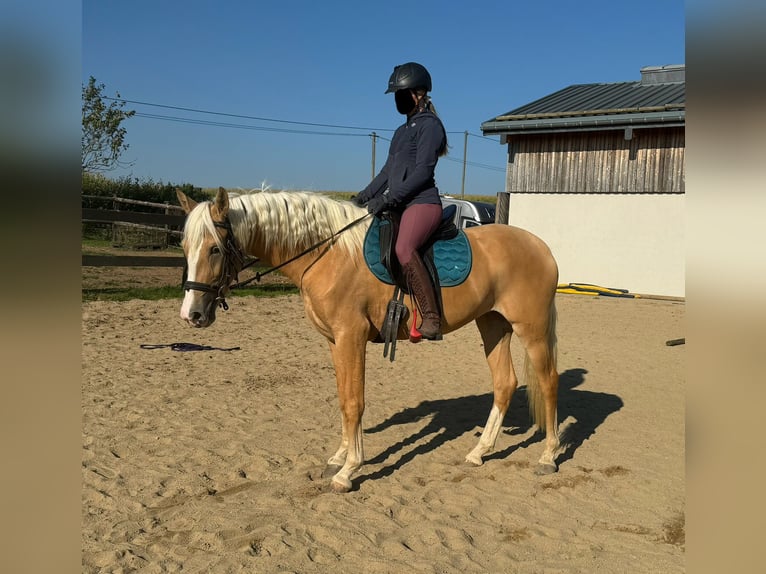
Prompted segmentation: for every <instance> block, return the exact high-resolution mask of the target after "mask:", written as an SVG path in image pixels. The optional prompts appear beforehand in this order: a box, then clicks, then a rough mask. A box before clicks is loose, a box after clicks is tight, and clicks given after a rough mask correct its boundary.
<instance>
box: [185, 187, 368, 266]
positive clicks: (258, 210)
mask: <svg viewBox="0 0 766 574" xmlns="http://www.w3.org/2000/svg"><path fill="white" fill-rule="evenodd" d="M209 205H210V202H205V203H202V204H200V205H198V206H197V207H196V208H195V209H193V210H192V211H191V213H189V216H188V218H187V220H186V227H185V229H184V239H185V241H189V242H192V245H190V247H193V246H194V245H198V244H199V243H201V241H202V237H203V236H204V233H205V232H208V233H212V234H213V235H214V236H215V237H216V238H217V237H218V233H216V232H215V227H214V226H213V221H212V218H211V217H210V209H209V208H208V207H209ZM364 213H365V210H364V209H363V208H360V207H357V206H356V205H354V204H353V203H351V202H349V201H336V200H334V199H331V198H329V197H326V196H324V195H320V194H318V193H313V192H306V191H275V192H271V191H263V192H256V193H246V194H242V195H234V194H232V195H230V196H229V219H230V220H231V224H232V228H233V229H234V232H235V235H236V236H237V241H239V243H240V245H243V246H246V245H249V244H250V243H252V242H253V241H258V242H260V243H261V245H262V246H263V247H264V249H265V250H267V251H272V250H275V251H278V252H280V253H281V254H283V255H286V254H294V253H297V252H299V251H301V250H303V249H306V248H308V247H311V246H312V245H315V244H317V243H319V242H320V241H322V240H323V239H327V238H328V237H331V236H332V235H333V233H337V232H338V231H339V230H341V229H342V228H343V227H345V226H346V225H348V224H349V223H351V222H352V221H354V220H355V219H359V218H360V217H362V216H363V215H364ZM369 224H370V222H369V220H367V221H362V222H360V223H359V224H358V225H354V226H353V227H351V228H350V229H348V230H346V231H344V232H343V233H341V234H339V235H338V236H337V237H335V239H334V240H333V241H331V242H330V244H332V245H335V246H337V247H339V248H340V249H343V250H345V251H346V252H347V253H349V254H352V253H355V252H357V251H359V250H360V249H361V248H362V243H363V242H364V234H365V232H366V231H367V228H368V227H369ZM219 247H221V246H220V245H219Z"/></svg>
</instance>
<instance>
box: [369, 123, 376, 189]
mask: <svg viewBox="0 0 766 574" xmlns="http://www.w3.org/2000/svg"><path fill="white" fill-rule="evenodd" d="M370 137H372V177H371V178H370V179H375V140H377V139H378V134H376V133H375V132H372V133H371V134H370Z"/></svg>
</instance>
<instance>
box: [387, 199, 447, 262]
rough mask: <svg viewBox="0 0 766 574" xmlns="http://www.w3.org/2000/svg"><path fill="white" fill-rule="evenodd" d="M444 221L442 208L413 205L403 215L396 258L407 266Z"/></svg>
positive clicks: (432, 204)
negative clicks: (419, 248) (414, 254)
mask: <svg viewBox="0 0 766 574" xmlns="http://www.w3.org/2000/svg"><path fill="white" fill-rule="evenodd" d="M441 219H442V206H441V205H437V204H434V203H420V204H416V205H411V206H410V207H408V208H407V209H405V210H404V212H403V213H402V219H401V221H400V222H399V235H398V237H397V239H396V248H395V249H396V258H397V259H398V260H399V263H400V264H402V265H407V263H409V262H410V259H411V258H412V254H413V253H414V252H415V251H416V250H417V249H418V247H420V246H421V245H423V244H424V243H425V242H426V240H427V239H428V238H429V236H430V235H431V234H432V233H433V232H434V231H436V228H437V227H439V223H440V222H441Z"/></svg>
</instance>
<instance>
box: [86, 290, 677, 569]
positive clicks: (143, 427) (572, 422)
mask: <svg viewBox="0 0 766 574" xmlns="http://www.w3.org/2000/svg"><path fill="white" fill-rule="evenodd" d="M557 304H558V310H559V328H558V334H559V372H560V373H561V388H560V394H559V420H560V423H561V427H560V430H561V434H562V442H563V443H564V444H565V449H564V451H563V453H562V454H561V455H560V456H559V458H558V462H559V464H560V469H559V472H558V473H557V474H554V475H549V476H544V477H538V476H536V475H535V474H534V473H533V468H534V465H535V462H536V461H537V459H538V458H539V456H540V454H541V453H542V451H543V443H542V439H543V436H542V434H541V433H538V432H535V429H534V428H533V427H531V426H530V419H529V415H528V411H527V402H526V397H525V394H524V387H520V388H519V390H518V391H517V392H516V394H515V396H514V398H513V401H512V404H511V408H510V410H509V412H508V414H507V415H506V417H505V421H504V426H503V431H502V432H501V434H500V437H499V438H498V441H497V445H496V450H495V452H493V453H491V454H490V455H489V456H488V457H487V460H486V462H485V464H484V465H483V466H481V467H477V468H475V467H471V466H468V465H466V464H465V463H464V462H463V459H464V457H465V455H466V454H468V452H469V451H470V450H471V449H472V448H473V447H474V445H475V444H476V442H477V440H478V433H479V432H480V431H481V429H482V428H483V425H484V423H485V422H486V418H487V415H488V414H489V410H490V407H491V403H492V395H491V383H490V380H489V369H488V367H487V365H486V363H485V362H484V357H483V352H482V348H481V347H482V344H481V339H480V337H479V334H478V331H477V329H476V327H475V326H474V325H473V324H471V325H469V326H467V327H465V328H463V329H462V330H460V331H457V332H455V333H452V334H449V335H447V336H446V337H445V340H444V341H441V342H436V343H433V342H427V343H422V344H419V345H412V344H410V343H406V342H400V343H399V347H398V349H397V359H396V361H395V362H394V363H390V362H389V361H388V360H387V359H384V358H383V357H382V346H381V345H368V349H367V362H368V369H367V410H366V413H365V418H364V429H365V434H364V439H365V450H366V456H367V463H366V464H365V466H363V467H362V469H361V470H360V472H359V474H358V475H357V476H356V477H355V480H354V490H353V491H352V492H351V493H348V494H345V495H337V494H333V493H331V492H328V489H327V486H328V480H327V479H322V478H321V477H320V475H321V472H322V470H323V468H324V464H325V461H326V460H327V458H329V457H330V456H331V455H332V454H333V453H334V452H335V449H336V448H337V447H338V444H339V441H340V415H339V411H338V407H337V398H336V394H335V378H334V372H333V368H332V364H331V361H330V354H329V350H328V348H327V344H326V343H325V341H324V339H323V338H322V337H321V336H320V335H319V334H318V333H317V332H315V331H314V330H313V329H312V327H311V326H310V324H309V323H308V321H307V320H306V318H305V315H304V311H303V307H302V304H301V301H300V298H299V297H298V296H294V295H291V296H285V297H279V298H274V299H256V298H233V299H230V300H229V305H230V306H231V309H230V310H229V311H228V312H225V313H224V312H219V316H218V321H217V322H216V323H215V324H214V325H213V326H212V327H210V328H209V329H206V330H193V329H190V328H189V327H187V326H186V325H185V324H184V323H183V322H182V321H181V320H180V318H179V316H178V311H179V305H180V300H179V301H175V300H166V301H130V302H126V303H113V302H90V303H84V304H83V306H82V342H83V347H82V413H83V437H82V438H83V451H82V480H83V490H82V563H83V568H82V569H83V572H88V573H96V572H110V573H120V572H121V573H127V572H135V571H140V572H146V573H153V572H215V573H218V572H220V573H229V572H258V573H272V572H273V573H278V572H295V573H325V572H335V573H346V572H348V573H352V572H353V573H363V574H367V573H370V574H374V573H399V572H402V573H410V572H425V573H474V572H476V573H501V572H502V573H509V572H514V573H550V574H553V573H565V572H566V573H574V572H578V573H579V572H582V573H586V572H587V573H593V572H599V573H605V572H630V573H632V574H636V573H642V572H647V573H648V572H657V573H672V572H683V571H684V499H685V489H684V396H685V389H684V385H685V383H684V353H685V347H684V345H679V346H673V347H669V346H666V345H665V341H667V340H669V339H676V338H679V337H684V336H685V333H684V311H685V306H684V304H683V303H677V302H668V301H655V300H633V299H611V298H591V297H585V296H580V295H559V296H558V302H557ZM178 342H188V343H195V344H199V345H207V346H211V347H215V348H216V349H220V348H230V347H241V349H240V350H236V351H223V350H209V351H190V352H177V351H173V350H171V349H170V348H167V347H163V348H157V349H142V348H141V345H142V344H160V345H168V344H171V343H178ZM514 348H515V351H516V353H515V357H516V359H517V362H516V365H517V372H520V371H521V368H520V366H521V363H520V361H519V359H520V358H521V355H520V353H519V347H518V341H516V342H515V343H514Z"/></svg>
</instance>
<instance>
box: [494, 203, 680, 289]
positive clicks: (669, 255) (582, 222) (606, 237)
mask: <svg viewBox="0 0 766 574" xmlns="http://www.w3.org/2000/svg"><path fill="white" fill-rule="evenodd" d="M684 198H685V196H684V195H653V194H646V195H621V194H584V195H583V194H511V197H510V212H509V222H510V224H511V225H515V226H517V227H522V228H524V229H527V230H528V231H531V232H532V233H534V234H535V235H538V236H539V237H540V238H542V239H543V240H544V241H545V242H546V243H547V244H548V245H549V246H550V248H551V251H552V252H553V256H554V257H555V258H556V260H557V261H558V265H559V282H560V283H593V284H595V285H600V286H602V287H616V288H620V289H628V290H629V291H630V292H631V293H644V294H651V295H667V296H674V297H684V296H685V292H686V287H685V245H684V218H685V215H684Z"/></svg>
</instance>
